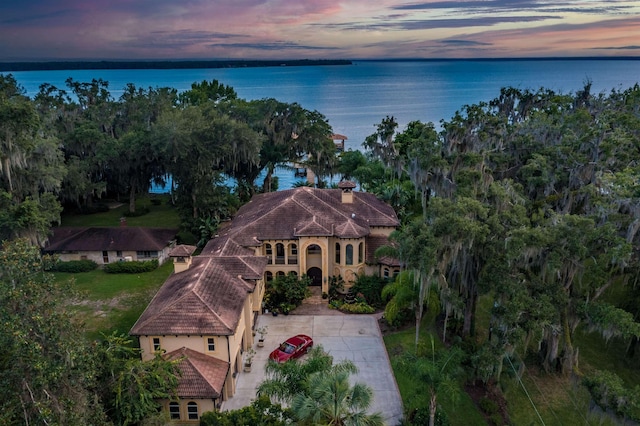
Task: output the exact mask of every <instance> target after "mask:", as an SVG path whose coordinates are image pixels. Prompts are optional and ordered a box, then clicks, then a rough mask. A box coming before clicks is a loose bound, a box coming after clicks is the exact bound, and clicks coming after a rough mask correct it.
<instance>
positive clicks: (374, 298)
mask: <svg viewBox="0 0 640 426" xmlns="http://www.w3.org/2000/svg"><path fill="white" fill-rule="evenodd" d="M385 284H386V281H385V280H384V279H383V278H381V277H379V276H376V275H362V276H358V278H357V279H356V282H355V283H354V284H353V286H352V287H351V291H352V292H353V293H355V294H356V295H357V294H362V296H364V298H365V300H366V302H367V303H368V304H369V305H371V306H373V307H374V308H383V307H384V305H385V302H384V301H383V300H382V289H383V288H384V286H385Z"/></svg>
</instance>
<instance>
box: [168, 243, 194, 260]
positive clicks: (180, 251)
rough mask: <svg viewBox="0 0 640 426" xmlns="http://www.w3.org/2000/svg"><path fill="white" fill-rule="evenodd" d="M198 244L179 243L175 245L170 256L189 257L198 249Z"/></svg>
mask: <svg viewBox="0 0 640 426" xmlns="http://www.w3.org/2000/svg"><path fill="white" fill-rule="evenodd" d="M196 248H197V247H196V246H189V245H186V244H179V245H177V246H175V247H174V248H173V249H172V250H171V251H170V252H169V256H171V257H188V256H191V255H192V254H193V252H194V251H196Z"/></svg>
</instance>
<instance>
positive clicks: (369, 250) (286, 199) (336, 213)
mask: <svg viewBox="0 0 640 426" xmlns="http://www.w3.org/2000/svg"><path fill="white" fill-rule="evenodd" d="M354 187H355V184H353V183H352V182H342V183H341V184H340V188H339V189H314V188H309V187H301V188H295V189H289V190H285V191H279V192H272V193H265V194H260V195H256V196H254V197H253V198H252V200H251V201H250V202H249V203H247V204H245V205H244V206H242V207H241V208H240V210H239V211H238V213H237V215H236V216H235V217H234V219H233V221H232V222H231V223H230V225H229V226H228V227H226V228H225V230H224V231H223V232H222V233H221V234H220V235H217V236H216V237H215V238H214V239H212V240H210V241H209V242H208V243H207V245H206V246H205V248H204V249H203V251H202V252H201V253H200V254H199V255H197V256H193V255H192V253H193V252H194V250H195V247H191V246H177V247H175V249H174V250H173V251H172V252H171V253H170V256H171V257H172V258H173V259H174V273H173V274H172V275H171V276H170V277H169V278H168V279H167V281H165V283H164V284H163V285H162V287H161V288H160V290H159V291H158V293H157V294H156V295H155V297H154V298H153V300H152V301H151V302H150V303H149V305H148V306H147V308H146V310H145V311H144V312H143V314H142V315H141V316H140V318H139V319H138V321H137V322H136V324H135V325H134V326H133V328H132V329H131V335H133V336H137V338H138V340H139V343H140V348H141V349H142V354H143V355H142V356H143V359H146V360H148V359H152V358H153V356H154V353H155V352H156V351H159V350H161V351H162V352H164V353H165V356H166V357H168V358H171V359H182V361H181V363H180V369H181V371H182V377H181V378H180V384H179V387H178V397H179V400H178V401H164V402H163V404H164V408H165V409H166V410H168V412H169V413H170V416H171V418H172V419H173V420H176V421H186V422H188V421H194V422H195V421H197V420H198V419H199V417H200V415H201V414H202V413H203V412H205V411H210V410H214V409H217V407H218V406H219V404H220V403H221V402H222V401H223V400H226V399H227V398H230V397H232V396H233V395H234V394H235V389H236V380H237V377H238V374H239V372H240V371H241V367H242V357H243V353H244V352H245V351H246V350H248V349H249V348H250V347H252V346H253V339H254V337H253V333H252V331H253V329H254V328H255V322H256V317H257V315H259V314H260V313H261V310H262V309H261V308H262V300H263V297H264V293H265V282H266V281H268V280H270V279H272V278H273V277H275V276H278V275H284V274H287V273H295V274H296V275H302V274H306V275H308V276H310V277H311V278H312V279H313V284H314V285H317V286H321V288H322V291H327V292H328V285H329V284H328V281H329V280H328V277H330V276H334V275H335V276H337V275H341V276H342V277H344V278H345V279H346V281H347V282H350V281H351V280H353V279H355V276H356V274H379V273H381V271H383V270H384V269H385V268H386V269H388V270H391V271H392V272H393V271H394V270H395V269H394V268H398V269H399V267H398V266H397V262H396V261H395V260H393V259H386V260H384V259H383V260H376V259H375V257H374V254H373V253H374V252H375V249H376V248H378V247H380V246H381V245H383V244H388V236H389V235H390V234H391V232H393V230H395V229H396V227H397V226H398V225H399V221H398V219H397V217H396V215H395V212H394V210H393V209H392V208H391V207H390V206H388V205H387V204H385V203H384V202H382V201H380V200H379V199H377V198H376V197H375V196H374V195H372V194H367V193H357V192H355V193H354V192H353V188H354ZM381 262H383V263H381ZM181 357H183V358H181Z"/></svg>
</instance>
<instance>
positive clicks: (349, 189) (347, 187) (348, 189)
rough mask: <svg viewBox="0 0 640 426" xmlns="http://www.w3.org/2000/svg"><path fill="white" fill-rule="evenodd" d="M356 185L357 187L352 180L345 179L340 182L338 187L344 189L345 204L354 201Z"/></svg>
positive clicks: (343, 199)
mask: <svg viewBox="0 0 640 426" xmlns="http://www.w3.org/2000/svg"><path fill="white" fill-rule="evenodd" d="M355 187H356V184H355V183H353V182H351V181H350V180H343V181H341V182H340V183H338V188H340V189H341V190H342V203H343V204H351V203H353V188H355Z"/></svg>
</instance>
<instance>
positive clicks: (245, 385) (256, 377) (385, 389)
mask: <svg viewBox="0 0 640 426" xmlns="http://www.w3.org/2000/svg"><path fill="white" fill-rule="evenodd" d="M265 325H266V326H268V327H269V329H268V334H267V336H266V337H265V346H264V347H263V348H258V347H257V346H256V345H254V349H255V351H256V356H255V357H254V359H253V367H252V370H251V372H250V373H245V372H242V373H241V374H240V376H239V377H238V383H237V388H236V394H235V395H234V396H233V398H231V399H229V400H228V401H225V402H224V403H223V404H222V410H235V409H238V408H241V407H244V406H247V405H249V404H250V403H251V401H252V400H253V399H254V398H255V396H256V387H257V385H258V384H259V383H260V382H262V380H263V379H264V368H265V365H266V363H267V358H268V356H269V353H270V352H271V351H272V350H273V349H274V348H275V347H276V346H277V345H278V344H279V343H280V342H282V341H284V340H286V339H287V338H289V337H291V336H294V335H296V334H307V335H309V336H311V337H312V338H313V341H314V344H315V345H322V346H323V347H324V349H325V350H326V351H327V352H329V353H330V354H331V355H333V357H334V360H336V361H340V360H343V359H349V360H351V361H353V362H354V363H355V365H356V366H357V367H358V374H356V375H354V376H352V379H354V381H356V382H362V383H365V384H367V385H368V386H370V387H371V388H372V389H373V393H374V401H373V404H372V406H371V408H370V412H376V411H379V412H381V413H382V415H383V417H384V419H385V422H386V424H387V425H390V426H391V425H397V424H398V423H399V422H400V420H401V419H402V400H401V398H400V392H399V391H398V386H397V385H396V381H395V378H394V376H393V372H392V370H391V365H390V363H389V357H388V355H387V351H386V349H385V346H384V342H383V341H382V335H381V333H380V328H379V327H378V322H377V319H376V318H375V317H374V316H371V315H279V316H277V317H274V316H272V315H261V316H260V317H259V318H258V326H259V327H261V326H265ZM303 359H304V358H303Z"/></svg>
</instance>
